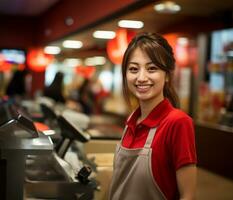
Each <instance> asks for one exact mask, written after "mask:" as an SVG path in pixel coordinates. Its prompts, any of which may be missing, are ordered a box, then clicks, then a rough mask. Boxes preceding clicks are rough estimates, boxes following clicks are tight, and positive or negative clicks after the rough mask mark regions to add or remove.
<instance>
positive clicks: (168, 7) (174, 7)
mask: <svg viewBox="0 0 233 200" xmlns="http://www.w3.org/2000/svg"><path fill="white" fill-rule="evenodd" d="M154 9H155V11H157V12H159V13H176V12H179V11H180V10H181V7H180V5H178V4H177V3H175V2H173V1H164V2H160V3H157V4H155V6H154Z"/></svg>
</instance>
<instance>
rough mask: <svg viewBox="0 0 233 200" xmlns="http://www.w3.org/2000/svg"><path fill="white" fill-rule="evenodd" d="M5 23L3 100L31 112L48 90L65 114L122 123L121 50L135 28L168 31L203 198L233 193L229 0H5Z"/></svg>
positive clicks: (0, 38)
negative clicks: (192, 134) (193, 135)
mask: <svg viewBox="0 0 233 200" xmlns="http://www.w3.org/2000/svg"><path fill="white" fill-rule="evenodd" d="M0 24H1V28H0V99H1V100H0V101H1V103H3V102H7V101H8V102H9V101H14V102H16V103H19V102H20V103H19V104H22V105H24V106H26V107H28V108H29V110H30V112H31V113H33V114H34V117H35V115H36V114H37V115H39V112H38V110H36V109H35V108H36V106H34V105H35V104H32V103H31V104H30V103H29V102H33V101H36V100H37V99H39V98H41V97H45V96H46V97H48V98H49V99H50V100H51V99H52V101H53V103H54V104H53V105H55V104H56V105H60V107H57V109H58V110H59V111H61V110H62V109H64V107H66V108H69V109H71V110H73V111H76V112H80V113H84V114H86V115H88V116H95V117H101V116H105V115H107V114H108V115H109V116H110V115H111V116H115V117H116V116H117V119H121V120H118V121H117V123H118V124H117V125H119V127H121V128H122V126H124V119H125V118H126V117H127V115H128V114H129V113H130V110H129V109H128V108H127V106H126V104H125V102H124V100H123V98H122V93H121V92H122V83H121V61H122V56H123V54H124V51H125V49H126V47H127V45H128V43H129V42H130V40H131V39H132V38H133V37H134V36H135V34H137V33H139V32H144V31H149V32H157V33H160V34H162V35H163V36H164V37H165V38H166V39H167V40H168V42H169V43H170V44H171V46H172V47H173V51H174V54H175V58H176V71H175V87H176V90H177V92H178V95H179V97H180V101H181V109H182V110H184V111H185V112H186V113H187V114H189V115H190V116H191V117H192V118H193V119H194V123H195V129H196V143H197V152H198V166H199V167H200V171H199V173H200V177H202V179H199V182H198V184H199V185H198V189H199V190H198V191H199V193H198V194H199V195H200V196H201V197H202V198H200V199H219V200H220V199H233V192H232V191H233V183H232V179H233V156H232V155H233V154H232V153H233V1H232V0H222V1H219V0H175V1H157V0H120V1H115V0H97V1H84V0H1V1H0ZM29 104H30V105H29ZM93 119H96V118H93ZM98 119H99V118H98ZM103 119H104V120H106V119H105V118H103ZM111 123H112V124H114V123H116V121H114V120H112V121H111ZM115 129H116V127H115ZM115 129H114V131H115ZM99 130H100V132H101V131H103V132H106V131H105V130H103V129H102V128H101V129H99ZM120 130H121V129H120ZM92 131H93V130H92ZM114 131H113V132H114ZM95 133H96V132H95V131H93V134H95ZM106 134H107V135H108V136H109V135H110V134H109V133H106ZM117 136H119V134H118V135H117V133H116V134H115V135H114V134H111V137H113V138H114V139H116V138H118V139H119V137H117ZM109 137H110V136H109ZM111 137H110V138H111ZM201 169H203V171H202V170H201ZM212 178H213V179H212ZM208 181H209V182H208ZM206 183H208V184H206ZM213 188H214V189H213ZM215 189H216V191H215V193H214V191H213V190H215ZM218 189H219V191H218ZM224 195H225V196H224Z"/></svg>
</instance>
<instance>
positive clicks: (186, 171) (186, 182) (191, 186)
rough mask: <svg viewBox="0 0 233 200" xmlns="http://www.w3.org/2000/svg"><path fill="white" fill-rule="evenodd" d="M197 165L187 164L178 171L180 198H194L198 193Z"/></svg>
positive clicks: (183, 199)
mask: <svg viewBox="0 0 233 200" xmlns="http://www.w3.org/2000/svg"><path fill="white" fill-rule="evenodd" d="M196 177H197V168H196V165H186V166H183V167H181V168H179V169H178V170H177V171H176V179H177V185H178V190H179V193H180V200H194V199H195V193H196Z"/></svg>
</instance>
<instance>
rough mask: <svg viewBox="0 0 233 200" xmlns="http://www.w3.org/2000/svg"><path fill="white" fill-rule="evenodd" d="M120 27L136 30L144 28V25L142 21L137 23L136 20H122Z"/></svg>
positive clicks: (119, 23)
mask: <svg viewBox="0 0 233 200" xmlns="http://www.w3.org/2000/svg"><path fill="white" fill-rule="evenodd" d="M118 26H120V27H122V28H135V29H139V28H142V27H143V26H144V23H143V22H142V21H135V20H120V21H119V22H118Z"/></svg>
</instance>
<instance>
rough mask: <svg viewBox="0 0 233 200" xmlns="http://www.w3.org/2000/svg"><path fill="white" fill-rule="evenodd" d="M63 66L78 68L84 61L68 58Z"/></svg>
mask: <svg viewBox="0 0 233 200" xmlns="http://www.w3.org/2000/svg"><path fill="white" fill-rule="evenodd" d="M63 64H64V65H65V66H67V67H77V66H80V65H82V60H81V59H78V58H66V59H65V60H64V61H63Z"/></svg>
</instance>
